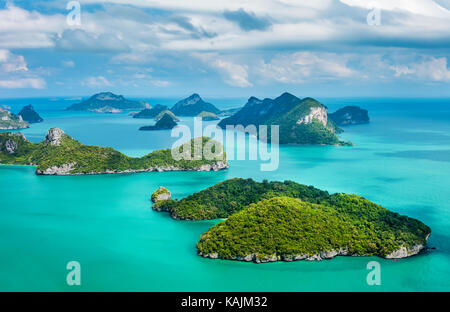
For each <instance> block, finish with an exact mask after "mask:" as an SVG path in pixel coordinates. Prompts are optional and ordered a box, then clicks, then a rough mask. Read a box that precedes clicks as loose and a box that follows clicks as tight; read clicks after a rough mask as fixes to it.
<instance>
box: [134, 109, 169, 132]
mask: <svg viewBox="0 0 450 312" xmlns="http://www.w3.org/2000/svg"><path fill="white" fill-rule="evenodd" d="M176 126H177V123H176V122H175V120H174V117H173V116H171V115H170V114H168V113H164V115H163V116H162V117H160V119H159V120H158V121H157V122H156V124H155V125H154V126H144V127H140V128H139V130H143V131H149V130H170V129H172V128H174V127H176Z"/></svg>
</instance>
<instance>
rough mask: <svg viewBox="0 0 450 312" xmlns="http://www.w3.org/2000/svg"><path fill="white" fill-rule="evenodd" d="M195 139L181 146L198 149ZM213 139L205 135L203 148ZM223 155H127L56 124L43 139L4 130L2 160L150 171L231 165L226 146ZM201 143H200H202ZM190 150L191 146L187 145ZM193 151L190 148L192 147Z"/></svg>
mask: <svg viewBox="0 0 450 312" xmlns="http://www.w3.org/2000/svg"><path fill="white" fill-rule="evenodd" d="M194 140H196V139H193V140H191V141H190V142H188V143H186V144H184V145H183V146H180V147H175V148H176V149H179V151H180V152H181V151H185V149H184V148H185V147H186V146H188V147H190V148H191V154H193V151H194V146H195V145H194ZM210 141H212V140H211V139H210V138H207V137H203V138H202V140H201V143H202V148H204V147H205V144H207V143H208V142H210ZM210 143H214V144H213V145H214V146H220V147H221V148H222V159H220V160H216V159H213V160H208V159H206V158H205V157H203V155H202V158H201V159H193V160H188V159H181V160H175V159H174V157H173V156H172V151H171V149H164V150H158V151H154V152H151V153H149V154H147V155H145V156H143V157H140V158H133V157H129V156H126V155H124V154H122V153H120V152H119V151H117V150H115V149H113V148H111V147H99V146H92V145H84V144H82V143H80V142H79V141H77V140H75V139H73V138H72V137H70V136H69V135H67V134H66V133H64V131H63V130H61V129H58V128H52V129H50V130H49V131H48V133H47V135H46V137H45V139H44V140H43V141H42V142H40V143H32V142H29V141H28V140H27V139H26V138H25V136H24V135H23V134H21V133H0V164H14V165H33V166H36V173H37V174H40V175H81V174H103V173H127V172H150V171H211V170H214V171H217V170H221V169H226V168H228V163H227V161H226V155H225V153H224V152H223V146H222V144H221V143H219V142H215V141H213V142H210ZM199 145H200V144H199ZM187 150H188V149H187ZM188 151H189V150H188Z"/></svg>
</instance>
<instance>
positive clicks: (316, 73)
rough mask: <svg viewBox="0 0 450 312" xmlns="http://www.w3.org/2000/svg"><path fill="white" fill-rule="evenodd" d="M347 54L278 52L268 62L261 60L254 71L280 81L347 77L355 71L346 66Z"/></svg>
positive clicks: (300, 81)
mask: <svg viewBox="0 0 450 312" xmlns="http://www.w3.org/2000/svg"><path fill="white" fill-rule="evenodd" d="M347 61H348V56H346V55H338V54H334V53H320V54H319V53H311V52H297V53H292V54H278V55H277V56H275V57H274V58H272V59H271V60H270V62H267V63H266V62H264V61H261V62H260V63H259V64H258V65H257V66H256V67H255V69H256V71H257V72H258V73H259V74H260V75H261V76H263V77H264V78H268V79H270V80H275V81H278V82H282V83H303V82H306V81H311V80H313V79H314V80H317V79H323V80H330V79H336V78H349V77H352V76H354V75H355V74H356V71H355V70H353V69H351V68H349V67H348V66H347V64H346V63H347Z"/></svg>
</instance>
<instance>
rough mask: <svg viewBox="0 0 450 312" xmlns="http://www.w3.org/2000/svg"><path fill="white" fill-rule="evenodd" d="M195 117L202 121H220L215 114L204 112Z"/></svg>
mask: <svg viewBox="0 0 450 312" xmlns="http://www.w3.org/2000/svg"><path fill="white" fill-rule="evenodd" d="M197 117H199V118H201V119H202V120H203V121H214V120H219V119H220V118H219V117H218V116H217V115H216V114H214V113H210V112H205V111H203V112H201V113H200V114H198V115H197Z"/></svg>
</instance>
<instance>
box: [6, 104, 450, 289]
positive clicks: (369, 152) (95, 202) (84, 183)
mask: <svg viewBox="0 0 450 312" xmlns="http://www.w3.org/2000/svg"><path fill="white" fill-rule="evenodd" d="M147 100H148V101H149V102H150V103H151V104H156V103H162V104H169V105H172V104H173V103H175V102H176V100H177V99H147ZM206 100H208V99H206ZM319 100H320V101H321V102H322V103H323V104H325V105H326V106H328V108H329V110H330V111H331V112H333V111H335V110H336V109H337V108H339V107H343V106H345V105H358V106H361V107H363V108H366V109H368V110H369V113H370V117H371V123H370V124H368V125H359V126H350V127H345V128H344V130H345V133H343V134H342V135H341V138H342V139H343V140H345V141H352V142H353V143H355V144H356V146H354V147H335V146H281V147H280V155H279V168H278V169H277V170H275V171H270V172H268V171H265V172H264V171H261V170H260V164H261V161H255V160H232V161H230V168H229V169H228V170H225V171H219V172H164V173H158V172H154V173H138V174H117V175H97V176H37V175H35V174H34V170H35V168H33V167H29V166H6V165H2V166H0V291H449V290H450V100H449V99H367V98H363V99H357V98H349V99H344V98H340V99H330V98H324V99H319ZM74 102H75V101H74V100H73V99H72V100H67V99H63V98H52V99H47V98H39V99H4V100H0V105H7V106H9V107H11V110H12V111H13V112H16V113H17V112H18V111H19V110H20V108H21V107H22V106H24V105H26V104H33V106H34V107H35V109H36V110H37V111H38V113H40V115H41V116H42V117H43V118H44V119H45V121H44V122H43V123H40V124H33V125H32V126H31V128H29V129H26V130H24V131H23V133H24V134H25V135H26V136H27V138H29V140H31V141H34V142H38V141H40V140H42V139H43V138H44V136H45V133H46V132H47V131H48V129H49V128H51V127H59V128H62V129H63V130H64V131H65V132H66V133H67V134H69V135H71V136H72V137H74V138H75V139H77V140H79V141H81V142H82V143H85V144H94V145H101V146H111V147H114V148H116V149H118V150H120V151H121V152H123V153H125V154H127V155H130V156H142V155H145V154H147V153H149V152H151V151H153V150H156V149H161V148H169V147H171V145H172V144H173V142H175V141H176V140H177V139H178V138H172V137H171V135H170V131H153V132H152V131H148V132H145V131H138V128H139V127H140V126H143V125H148V124H152V123H153V121H151V120H142V119H133V118H131V117H130V116H129V115H128V114H127V113H121V114H96V113H88V112H68V111H64V108H65V107H67V106H69V105H70V104H71V103H74ZM210 102H212V103H214V104H216V105H217V106H218V107H220V108H231V107H239V106H242V105H243V104H245V102H246V99H224V100H214V99H211V100H210ZM181 123H182V124H186V125H188V126H190V127H192V125H193V120H192V118H182V122H181ZM214 123H215V122H209V123H205V124H206V125H209V124H214ZM237 148H243V147H242V146H238V147H237ZM233 177H242V178H253V179H256V180H258V181H261V180H263V179H268V180H294V181H296V182H299V183H304V184H308V185H313V186H315V187H318V188H321V189H325V190H328V191H329V192H344V193H354V194H358V195H361V196H364V197H365V198H367V199H369V200H371V201H374V202H376V203H378V204H381V205H382V206H384V207H386V208H388V209H390V210H392V211H396V212H399V213H401V214H407V215H408V216H410V217H414V218H417V219H420V220H421V221H423V222H424V223H426V224H427V225H428V226H430V227H431V228H432V234H431V237H430V239H429V246H430V247H434V248H435V249H432V250H429V251H427V252H425V253H423V254H420V255H418V256H414V257H411V258H407V259H401V260H385V259H381V258H377V257H337V258H334V259H332V260H326V261H321V262H315V261H314V262H307V261H297V262H291V263H286V262H277V263H266V264H253V263H244V262H236V261H227V260H211V259H204V258H202V257H199V256H197V255H196V247H195V246H196V243H197V241H198V240H199V238H200V235H201V234H202V233H204V232H205V231H207V230H208V228H209V227H211V226H212V225H214V224H215V223H216V222H217V220H215V221H200V222H193V221H175V220H173V219H171V218H170V216H169V215H168V214H167V213H158V212H154V211H153V210H152V209H151V202H150V195H151V193H152V192H153V191H154V190H156V189H157V188H158V187H159V186H165V187H167V188H168V189H169V190H170V191H171V192H172V196H173V197H175V198H182V197H184V196H187V195H190V194H192V193H193V192H197V191H200V190H202V189H204V188H206V187H208V186H211V185H214V184H215V183H217V182H219V181H223V180H226V179H229V178H233ZM70 261H78V262H79V263H80V264H81V286H68V285H67V283H66V275H67V273H68V272H69V271H68V270H67V269H66V265H67V263H68V262H70ZM370 261H378V262H379V263H380V266H381V285H379V286H369V285H368V284H367V282H366V277H367V274H368V273H369V270H368V269H367V264H368V262H370Z"/></svg>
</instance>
